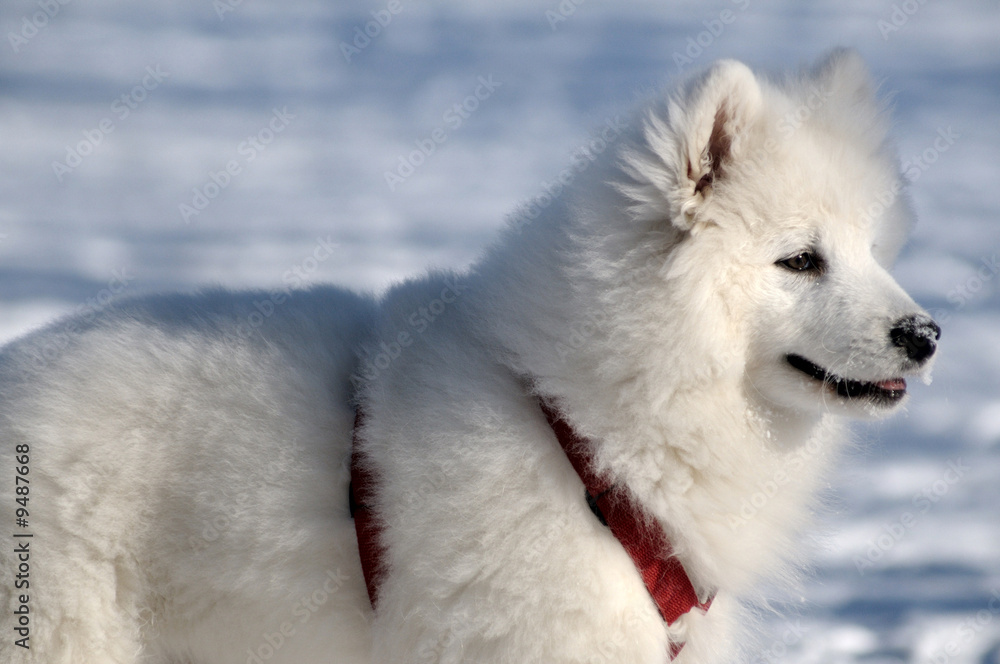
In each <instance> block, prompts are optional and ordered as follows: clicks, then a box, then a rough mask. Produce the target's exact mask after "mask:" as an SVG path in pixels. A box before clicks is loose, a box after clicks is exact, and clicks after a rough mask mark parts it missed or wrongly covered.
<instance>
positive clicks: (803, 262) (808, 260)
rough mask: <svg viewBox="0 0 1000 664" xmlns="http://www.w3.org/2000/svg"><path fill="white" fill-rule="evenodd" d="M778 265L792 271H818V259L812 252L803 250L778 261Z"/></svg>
mask: <svg viewBox="0 0 1000 664" xmlns="http://www.w3.org/2000/svg"><path fill="white" fill-rule="evenodd" d="M778 265H781V266H783V267H786V268H788V269H789V270H793V271H794V272H816V271H819V268H820V260H819V258H817V257H816V256H814V255H813V254H812V253H810V252H808V251H803V252H802V253H801V254H796V255H795V256H792V257H791V258H786V259H784V260H780V261H778Z"/></svg>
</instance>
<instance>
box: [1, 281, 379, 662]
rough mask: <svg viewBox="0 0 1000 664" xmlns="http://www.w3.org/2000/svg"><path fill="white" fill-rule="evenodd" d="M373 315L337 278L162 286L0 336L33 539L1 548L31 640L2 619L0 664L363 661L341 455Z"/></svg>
mask: <svg viewBox="0 0 1000 664" xmlns="http://www.w3.org/2000/svg"><path fill="white" fill-rule="evenodd" d="M373 307H374V305H373V303H371V302H369V301H366V300H363V299H361V298H359V297H357V296H354V295H351V294H349V293H346V292H343V291H337V290H333V289H315V290H312V291H300V292H294V293H293V294H291V295H290V294H289V293H287V292H284V291H281V292H277V293H263V292H261V293H246V294H239V295H234V294H231V293H226V292H222V291H218V292H209V293H205V294H202V295H195V296H163V297H154V298H150V299H142V300H134V301H128V302H125V303H123V304H120V305H116V306H113V307H109V308H108V309H106V310H104V311H102V312H101V316H100V317H99V319H96V320H88V318H87V317H86V316H77V317H75V318H69V319H67V320H63V321H62V322H60V323H57V324H56V325H54V326H52V327H50V328H47V329H46V330H43V331H40V332H38V333H35V334H33V335H29V336H28V337H25V338H24V339H21V340H20V341H18V342H15V343H13V344H11V345H9V346H7V347H6V348H5V349H4V351H3V354H2V355H0V438H2V440H3V442H4V446H5V448H6V449H5V454H7V455H8V456H12V455H14V453H15V451H16V452H19V453H20V454H18V455H17V456H18V458H19V459H20V461H25V463H18V464H17V467H18V468H19V470H18V471H15V468H14V464H11V463H9V462H7V461H5V462H4V464H3V465H2V469H3V471H2V472H3V479H2V481H3V485H4V486H5V487H13V486H14V484H15V478H14V474H15V472H21V471H25V472H23V473H21V474H22V475H23V476H24V478H25V479H27V480H28V482H27V483H23V482H22V483H21V484H19V486H27V487H29V489H28V490H26V491H25V492H20V493H21V495H22V497H24V498H27V500H25V501H23V502H22V503H21V504H20V505H23V506H25V508H26V513H27V517H22V518H25V522H22V523H25V525H24V526H23V527H22V528H19V529H18V534H19V535H29V536H30V537H20V538H18V542H19V543H21V545H22V547H23V548H24V549H27V552H26V553H25V554H24V555H23V557H22V558H23V559H22V560H21V561H18V560H17V558H16V557H11V556H7V555H5V556H2V557H0V565H2V566H4V568H5V569H3V571H2V574H3V576H4V578H7V579H13V578H14V577H15V575H16V574H18V570H17V569H11V568H10V566H11V565H15V566H16V565H19V564H20V565H21V570H22V578H21V583H20V584H19V585H18V586H17V588H16V589H14V588H11V585H10V584H4V585H3V586H2V590H0V597H2V599H3V606H2V611H3V612H4V613H5V614H6V615H7V616H11V615H15V616H17V615H25V616H26V618H25V619H23V620H21V621H20V622H21V624H22V625H23V629H25V631H24V632H23V634H25V635H27V636H28V637H29V638H28V639H27V640H25V641H22V642H21V643H22V644H23V645H25V646H30V647H29V648H22V647H19V646H18V645H16V644H15V639H13V638H11V636H12V634H11V633H10V630H8V629H5V630H4V631H5V632H7V634H5V636H4V638H3V639H2V640H0V661H3V662H26V663H27V662H30V663H31V664H64V663H65V664H91V663H93V664H98V663H100V664H117V663H125V662H129V663H131V662H135V661H136V659H135V657H136V652H137V651H138V650H139V649H140V648H144V649H145V651H146V653H147V654H151V655H152V659H151V660H150V661H154V662H160V661H171V662H172V661H178V660H177V659H175V658H177V657H180V658H181V660H180V661H186V660H184V658H185V657H188V656H190V655H189V654H190V653H198V659H197V661H211V662H216V663H232V664H237V663H238V664H243V663H244V662H247V661H251V662H252V661H257V660H255V659H254V657H257V658H259V660H260V661H282V662H283V661H302V662H306V661H325V660H326V659H328V657H329V653H331V652H337V653H340V655H339V656H338V658H337V661H338V662H352V661H367V655H366V654H365V653H366V649H367V647H368V645H367V644H368V640H369V639H368V638H367V628H366V626H365V624H364V618H363V614H360V613H359V612H358V611H357V610H356V608H355V607H357V606H360V605H362V604H361V602H367V597H366V596H365V590H364V585H363V583H361V581H360V570H359V563H358V560H357V551H356V549H355V548H354V533H353V528H354V527H353V524H352V522H351V520H350V516H349V514H348V513H347V509H346V500H345V498H344V497H345V496H346V489H347V481H348V475H347V468H346V464H345V462H344V460H345V458H346V454H347V450H348V447H349V444H350V431H351V425H352V422H353V408H352V405H351V404H350V398H351V397H350V392H351V385H350V382H349V376H350V375H351V373H352V372H353V365H354V363H355V359H354V357H355V356H354V349H355V347H356V346H357V344H358V343H359V341H360V337H361V335H363V334H365V332H366V331H367V329H368V328H369V326H370V323H371V317H372V312H373ZM290 478H293V479H290ZM18 506H19V505H16V504H14V503H13V501H9V500H5V501H4V504H3V511H4V523H8V524H14V523H15V514H14V510H15V508H16V507H18ZM21 607H27V610H26V611H27V612H26V613H25V609H23V608H21ZM346 607H350V608H346ZM18 611H20V613H15V612H18ZM333 613H339V614H341V618H338V620H337V621H330V620H327V619H324V617H325V616H327V615H330V614H333ZM15 620H18V619H17V618H15ZM4 624H5V626H6V625H7V620H6V619H5V620H4ZM332 624H337V625H342V626H343V628H344V629H343V630H342V631H332V630H331V627H330V626H331V625H332ZM279 655H280V656H279Z"/></svg>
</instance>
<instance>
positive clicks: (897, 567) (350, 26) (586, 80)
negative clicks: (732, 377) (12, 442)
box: [0, 0, 1000, 664]
mask: <svg viewBox="0 0 1000 664" xmlns="http://www.w3.org/2000/svg"><path fill="white" fill-rule="evenodd" d="M390 4H391V5H392V6H393V7H398V8H399V11H398V13H395V14H392V13H389V12H388V8H389V7H390ZM428 4H431V5H432V6H428ZM56 5H58V7H59V9H58V11H57V12H54V13H53V10H52V8H53V7H55V6H56ZM44 7H49V8H50V9H49V11H50V13H53V15H52V16H47V15H44V9H43V8H44ZM220 8H222V9H220ZM560 8H561V9H562V11H563V12H564V13H565V14H566V15H565V16H562V14H560V13H559V12H560ZM223 9H225V11H223ZM220 11H221V14H220ZM371 12H376V13H377V15H379V16H381V17H382V18H383V19H384V18H385V16H391V21H389V22H388V23H387V24H386V25H384V26H380V27H379V30H378V32H379V34H378V35H377V36H375V37H372V38H371V39H370V42H368V43H367V44H366V45H365V46H364V48H359V50H358V51H357V52H355V53H352V54H350V55H351V57H350V61H349V62H348V60H347V58H346V57H345V55H344V53H343V52H342V50H341V42H347V43H350V42H351V41H352V40H353V39H354V38H355V36H356V34H357V33H356V30H355V29H356V28H359V29H360V30H362V31H363V30H364V29H365V25H366V23H369V22H371V21H372V20H374V18H373V14H372V13H371ZM379 12H383V13H382V14H378V13H379ZM547 12H553V13H552V14H547ZM552 16H559V17H562V18H565V20H564V21H558V22H553V23H551V24H550V19H551V17H552ZM33 20H34V21H35V22H36V23H38V24H41V25H42V27H38V28H37V29H32V27H31V25H30V24H31V22H32V21H33ZM25 21H27V22H28V23H27V24H26V23H25ZM894 22H895V24H894ZM0 26H2V28H3V36H4V43H3V44H0V98H2V104H0V132H2V133H0V136H2V139H3V156H2V158H0V340H2V339H10V338H12V337H13V336H15V335H17V334H20V333H22V332H24V331H26V330H28V329H31V328H33V327H37V326H38V325H40V324H41V323H43V322H45V321H46V320H48V319H50V318H51V317H52V316H55V315H58V314H61V313H65V312H69V311H73V310H74V309H77V308H80V307H83V306H87V305H88V302H90V303H93V302H98V303H99V302H101V301H102V300H104V299H106V298H108V297H115V296H119V295H121V294H124V293H139V292H144V291H153V290H165V289H189V288H194V287H197V286H199V285H204V284H221V285H227V286H233V287H249V286H273V285H280V284H282V283H283V279H284V275H285V274H286V272H288V271H289V270H292V269H294V268H295V267H297V266H298V267H302V266H305V265H308V266H310V267H313V265H314V267H315V269H312V270H311V271H309V273H308V275H307V277H308V281H310V282H312V281H315V282H320V281H333V282H338V283H341V284H345V285H348V286H351V287H354V288H359V289H370V290H379V289H382V288H384V287H385V286H386V285H387V284H389V283H391V282H392V281H393V280H396V279H399V278H401V277H404V276H406V275H409V274H412V273H414V272H418V271H420V270H422V269H424V268H425V267H427V266H428V265H437V266H450V267H461V266H463V265H466V264H468V263H469V262H470V261H471V260H473V258H474V257H475V256H476V254H477V253H478V251H479V250H480V248H481V247H482V246H483V245H484V243H485V242H487V241H488V240H489V239H490V238H491V237H492V235H493V233H494V232H495V231H496V229H497V228H498V227H499V226H500V225H501V224H502V222H503V219H504V216H505V214H507V213H509V212H510V211H511V210H512V209H513V207H514V206H515V205H516V204H517V203H518V202H519V201H523V200H525V199H527V198H529V197H531V196H533V195H535V194H537V193H539V192H540V191H542V186H543V182H544V181H546V180H551V179H552V177H553V176H554V175H556V174H557V173H558V172H559V170H561V169H562V168H565V167H566V165H567V164H568V163H569V158H570V155H571V154H572V152H573V150H574V149H576V148H578V147H579V146H580V145H582V144H583V142H584V141H585V140H586V138H587V131H588V130H589V129H590V128H593V127H598V126H600V125H602V124H603V123H604V122H605V121H606V120H607V119H608V118H611V117H613V116H614V114H615V113H617V112H619V111H620V110H621V109H622V108H625V107H627V106H629V105H630V104H631V103H632V101H633V100H634V99H636V98H639V97H642V96H644V95H646V94H648V93H649V92H651V91H653V90H656V89H659V88H661V87H663V86H665V85H669V82H670V81H671V80H672V79H673V78H675V77H676V75H677V74H678V70H679V69H680V68H684V69H687V68H688V66H686V65H685V66H684V67H679V66H678V65H677V64H676V59H675V56H676V54H684V53H685V51H686V49H688V48H689V47H690V46H691V44H692V43H695V44H696V43H697V41H698V40H701V41H702V42H703V46H702V47H700V48H701V50H702V52H701V53H700V54H699V53H697V52H696V50H694V51H692V53H695V56H696V57H693V58H692V59H693V62H692V64H691V65H690V66H700V65H703V64H706V63H708V62H709V61H711V60H713V59H716V58H719V57H736V58H739V59H743V60H746V61H748V62H750V63H751V64H753V65H755V66H758V67H763V68H765V69H769V70H774V71H780V70H782V69H785V68H786V67H788V66H794V65H798V64H802V63H807V62H810V61H812V60H813V59H814V58H815V57H816V56H817V55H818V54H819V53H821V52H822V51H823V50H825V49H827V48H829V47H831V46H834V45H837V44H845V45H850V46H854V47H855V48H858V49H859V50H860V51H861V52H862V54H863V55H864V56H865V57H866V58H867V59H868V61H869V63H870V65H871V66H872V68H873V70H874V71H875V72H876V74H877V76H878V77H879V78H880V79H881V80H882V81H883V83H882V86H883V89H884V90H886V91H887V92H890V93H892V95H893V97H892V98H893V103H894V106H895V118H896V125H895V129H894V132H895V136H896V138H897V140H898V143H899V146H900V150H901V154H902V156H903V159H904V163H903V168H904V171H905V172H907V173H908V177H909V178H910V179H911V180H912V185H911V192H912V197H913V201H914V204H915V207H916V209H917V212H918V215H919V218H920V223H919V225H918V227H917V229H916V231H915V234H914V238H913V241H912V242H911V243H910V245H909V246H908V247H907V248H906V249H905V251H904V254H903V255H902V257H901V260H900V262H899V265H898V268H897V270H896V274H897V276H898V278H899V280H900V282H901V283H902V284H903V286H904V287H906V288H907V289H908V290H909V291H910V292H911V293H912V294H913V295H914V296H915V297H916V298H917V299H918V300H919V301H920V302H921V303H923V304H924V305H925V306H927V307H928V308H929V309H930V310H932V312H933V313H934V315H935V317H936V318H937V319H938V321H939V322H940V323H941V325H942V327H943V330H944V333H943V337H942V346H941V356H940V359H939V361H938V364H937V368H936V371H935V376H934V381H933V383H932V384H931V385H929V386H924V385H920V384H916V385H913V386H912V391H913V393H914V394H913V399H912V401H911V405H910V406H909V408H908V411H907V412H906V413H904V414H902V415H900V416H897V417H895V418H894V419H892V420H891V421H889V422H880V423H872V424H862V425H858V426H857V427H856V428H855V431H856V437H857V439H858V444H857V446H856V449H855V450H854V451H853V452H852V453H851V454H849V455H848V458H847V459H846V460H845V462H844V464H843V466H842V470H841V472H839V473H838V475H837V476H836V477H835V478H833V480H832V489H831V494H832V495H833V496H834V498H833V503H832V507H831V509H830V510H829V511H828V512H826V513H825V514H823V515H822V517H821V518H820V523H819V531H818V532H819V533H820V534H819V535H818V537H819V541H820V544H819V545H818V546H817V558H816V560H817V562H816V569H815V575H814V576H813V577H811V579H810V580H809V581H808V582H807V583H806V584H805V586H804V587H803V589H802V593H801V594H802V599H801V600H800V599H799V598H798V597H795V598H792V599H793V600H794V601H789V602H788V605H787V606H786V607H784V608H785V609H787V610H789V611H791V613H789V614H787V616H786V617H776V618H773V619H772V620H771V621H770V622H769V628H768V629H769V632H768V635H765V637H764V638H763V639H762V641H761V643H762V646H761V649H760V651H759V654H758V655H757V656H756V659H759V660H761V661H767V662H856V661H868V662H872V663H873V664H875V663H879V664H881V663H882V662H887V663H888V662H900V663H901V662H906V663H910V662H912V663H914V664H918V663H919V664H924V663H932V664H967V663H968V664H973V663H978V664H996V663H998V662H1000V615H998V613H1000V603H998V602H997V601H992V600H993V598H994V597H996V596H997V595H995V593H997V591H998V589H1000V553H998V550H1000V519H998V518H997V513H998V511H1000V510H998V508H1000V482H998V480H997V478H998V477H1000V393H998V389H997V388H998V385H1000V380H998V378H997V376H998V375H1000V344H998V343H997V341H998V340H1000V337H998V331H1000V300H998V297H997V293H998V282H1000V279H998V277H997V267H996V256H997V253H998V252H1000V224H998V223H996V221H995V218H996V216H997V213H998V209H1000V187H998V186H997V182H998V181H1000V161H998V160H997V154H1000V123H998V121H997V120H998V117H997V111H998V109H1000V42H998V41H997V35H998V34H1000V13H998V11H997V7H996V3H995V2H990V1H987V0H982V1H978V2H977V1H973V0H953V1H952V2H948V3H944V2H926V1H924V0H919V1H918V0H899V1H896V2H888V1H879V2H861V1H860V0H852V1H848V2H834V0H822V1H819V2H813V3H796V2H792V1H791V0H784V1H780V0H779V1H775V2H771V3H759V2H757V1H756V0H716V1H707V0H706V1H704V2H694V1H692V0H688V1H680V2H676V3H654V2H632V3H611V2H598V1H595V0H589V1H586V2H584V1H583V0H577V1H576V2H570V0H562V1H561V2H557V1H556V0H552V1H551V2H543V3H533V2H528V0H508V1H506V2H504V3H498V2H487V1H486V0H463V1H461V2H459V1H458V0H452V1H444V0H442V1H439V2H436V3H412V2H410V1H409V0H400V3H399V4H398V5H396V4H395V3H389V2H387V1H386V2H380V1H378V0H376V1H375V2H371V3H366V4H364V5H360V6H359V5H354V4H350V3H333V2H319V1H315V0H312V1H311V0H289V1H285V2H276V1H274V0H272V1H270V2H267V1H265V0H255V1H254V2H242V0H219V1H217V2H214V3H213V2H212V1H210V0H177V1H175V2H169V3H168V2H155V3H134V2H133V3H127V2H124V1H121V0H103V1H99V0H90V1H88V2H67V4H59V3H55V2H51V3H45V2H38V1H37V0H35V1H30V0H10V1H9V2H5V3H3V6H2V7H0ZM26 26H27V27H26ZM887 26H888V27H887ZM897 27H898V29H895V28H897ZM713 30H714V31H715V32H717V33H718V34H712V31H713ZM22 31H23V32H22ZM372 32H374V30H372ZM12 34H13V35H17V36H20V39H19V38H18V37H15V38H14V40H13V41H12V38H11V35H12ZM28 35H30V36H28ZM689 40H691V41H689ZM359 43H363V41H362V42H359ZM15 47H16V50H15ZM491 77H492V78H491ZM481 78H482V79H487V80H490V81H492V82H494V83H493V84H491V86H490V88H491V89H490V92H489V94H488V96H485V98H483V99H476V100H475V102H476V103H475V104H474V105H475V108H474V109H473V110H469V106H471V105H472V104H471V103H469V102H468V98H469V96H470V95H473V98H475V93H476V89H477V86H480V85H481V84H482V83H481ZM497 83H498V84H499V85H496V84H497ZM480 92H481V93H485V90H481V91H480ZM123 95H125V99H124V100H123V99H122V96H123ZM481 96H484V95H483V94H481ZM463 103H466V104H467V106H466V108H465V109H463V113H464V114H463V113H458V112H457V111H455V105H456V104H459V105H461V104H463ZM126 111H127V113H126ZM449 112H451V113H452V115H451V116H449V115H448V114H449ZM279 115H280V116H282V117H284V118H285V125H284V126H282V128H281V130H280V131H278V130H277V129H275V128H274V127H276V126H277V125H278V124H280V122H275V124H274V125H272V124H271V123H272V120H274V119H275V118H276V117H278V116H279ZM449 117H450V118H451V120H450V121H449V120H448V118H449ZM456 118H458V119H460V120H461V121H460V122H459V123H457V126H456V121H455V120H456ZM435 129H440V130H442V131H444V132H445V140H444V141H443V142H437V143H435V149H434V152H433V153H432V154H430V155H429V156H427V157H426V158H425V159H424V163H422V164H420V165H419V166H417V167H416V168H415V169H414V171H413V173H412V174H410V175H408V176H407V177H406V178H405V179H404V181H403V182H402V183H398V184H397V186H395V187H394V189H392V190H390V187H389V186H388V185H387V183H386V178H385V172H386V171H394V170H395V169H396V168H397V167H398V166H399V160H400V158H401V157H403V158H405V157H406V155H408V154H409V153H410V152H411V151H413V150H414V149H417V145H416V142H417V141H426V140H428V139H429V138H431V137H432V136H433V135H434V134H433V132H434V131H435ZM439 135H440V134H439ZM942 136H948V137H950V138H949V140H948V141H944V143H942V142H941V141H939V142H938V143H937V144H935V140H936V139H937V138H939V137H942ZM254 141H255V142H254ZM942 145H944V149H942ZM72 150H77V151H79V152H80V153H83V152H86V154H81V156H80V163H79V164H78V165H74V166H72V167H70V166H67V170H66V171H65V172H62V173H60V174H59V176H58V177H57V174H56V173H55V172H54V170H53V162H64V163H66V161H67V152H68V151H72ZM73 163H74V164H75V160H74V161H73ZM234 164H235V166H234ZM227 166H229V167H231V172H228V173H227V171H226V169H227ZM227 176H228V179H227ZM213 177H214V179H213ZM223 182H225V185H224V186H223V185H222V184H221V183H223ZM213 186H214V188H213ZM195 190H199V191H201V192H202V194H203V195H207V194H208V193H210V192H211V193H212V194H214V196H213V197H212V199H211V200H210V201H208V205H207V207H205V208H204V210H202V211H200V213H199V214H197V215H193V216H189V218H188V219H185V218H184V215H183V214H182V212H181V211H180V206H181V205H182V204H187V205H192V203H193V201H195V200H196V193H195ZM322 242H326V243H328V244H333V245H335V249H334V251H333V255H332V256H330V258H329V259H328V260H324V261H320V262H317V263H316V264H312V263H308V262H304V261H305V259H306V258H307V257H309V256H311V255H312V253H313V250H314V248H315V247H316V246H317V244H318V243H322ZM949 464H951V465H949ZM955 468H959V469H960V470H955ZM921 497H922V498H921ZM932 498H933V500H932ZM907 514H909V515H910V516H911V517H912V518H911V519H906V518H905V515H907ZM907 524H909V525H907ZM859 561H860V562H859ZM797 621H798V622H797ZM796 624H797V626H796Z"/></svg>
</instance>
